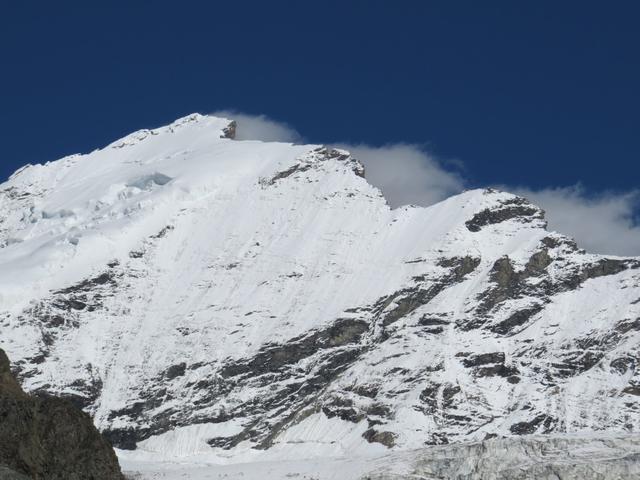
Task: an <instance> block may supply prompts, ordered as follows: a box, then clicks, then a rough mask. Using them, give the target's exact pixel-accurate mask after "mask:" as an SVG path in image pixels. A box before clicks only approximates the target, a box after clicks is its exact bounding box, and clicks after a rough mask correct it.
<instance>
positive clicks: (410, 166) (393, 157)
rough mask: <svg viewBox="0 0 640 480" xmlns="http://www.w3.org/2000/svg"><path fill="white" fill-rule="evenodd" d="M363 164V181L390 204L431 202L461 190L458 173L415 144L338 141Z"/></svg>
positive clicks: (462, 182)
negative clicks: (367, 182) (347, 142)
mask: <svg viewBox="0 0 640 480" xmlns="http://www.w3.org/2000/svg"><path fill="white" fill-rule="evenodd" d="M340 148H344V149H346V150H349V151H350V152H351V153H352V154H353V156H354V157H355V158H357V159H358V160H360V162H362V163H363V164H364V167H365V176H366V177H367V180H368V181H369V182H370V183H371V184H372V185H375V186H376V187H378V188H380V190H382V193H383V194H384V196H385V198H386V199H387V201H388V202H389V205H391V206H392V207H394V208H395V207H399V206H401V205H407V204H415V205H424V206H426V205H432V204H434V203H437V202H439V201H441V200H444V199H445V198H447V197H450V196H451V195H454V194H456V193H460V192H461V191H462V190H463V189H464V181H463V179H462V177H461V176H460V175H458V174H457V173H455V172H453V171H448V170H447V169H446V168H445V167H444V166H443V165H442V164H441V163H440V162H439V161H438V160H437V159H435V158H434V157H433V156H432V155H430V154H428V153H427V152H425V151H424V150H422V149H421V148H419V147H417V146H415V145H408V144H395V145H385V146H382V147H372V146H368V145H348V144H342V145H340Z"/></svg>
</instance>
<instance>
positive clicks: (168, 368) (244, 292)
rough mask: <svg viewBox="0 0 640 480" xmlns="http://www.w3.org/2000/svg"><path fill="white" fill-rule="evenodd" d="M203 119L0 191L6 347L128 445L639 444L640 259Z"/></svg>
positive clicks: (26, 172) (499, 203) (25, 173)
mask: <svg viewBox="0 0 640 480" xmlns="http://www.w3.org/2000/svg"><path fill="white" fill-rule="evenodd" d="M235 128H236V126H235V123H233V122H232V121H230V120H227V119H223V118H216V117H211V116H202V115H198V114H194V115H189V116H187V117H185V118H182V119H180V120H177V121H176V122H174V123H172V124H171V125H168V126H166V127H162V128H159V129H155V130H141V131H138V132H135V133H133V134H131V135H128V136H126V137H124V138H122V139H120V140H118V141H116V142H113V143H112V144H110V145H108V146H107V147H105V148H103V149H101V150H96V151H94V152H92V153H90V154H86V155H73V156H70V157H66V158H63V159H61V160H58V161H55V162H50V163H47V164H45V165H34V166H28V167H26V168H23V169H22V170H20V171H19V172H16V174H14V175H13V176H12V177H11V178H10V179H9V180H8V181H7V182H6V183H4V184H2V185H0V325H1V327H0V328H1V334H0V342H1V345H0V346H1V347H2V348H4V349H5V350H6V351H7V352H8V354H9V356H10V358H12V359H13V360H14V362H15V364H14V370H15V371H16V372H17V374H18V376H19V378H20V380H21V382H22V385H23V387H24V388H25V389H26V390H27V391H31V392H46V393H49V394H55V395H58V396H63V397H67V398H69V399H71V400H72V401H73V402H74V403H75V404H76V405H78V406H80V407H81V408H83V409H84V410H85V411H86V412H87V413H89V414H90V415H91V416H92V417H93V419H94V422H95V424H96V426H97V427H98V428H99V429H100V430H101V431H102V432H103V434H104V435H105V436H106V437H107V438H109V439H110V440H111V442H112V443H113V444H114V445H115V446H116V447H118V448H120V449H128V450H133V449H138V450H139V451H144V452H150V453H153V454H157V455H160V456H163V457H170V458H179V457H184V456H188V455H194V454H203V455H211V456H212V458H213V457H215V456H217V457H225V458H236V457H237V458H249V457H250V458H253V457H252V456H255V455H260V451H261V450H262V451H263V450H268V451H271V452H277V453H278V455H280V457H281V458H285V457H287V456H289V455H291V456H304V455H309V454H312V455H347V454H349V455H352V454H358V453H362V454H368V453H377V452H379V453H386V452H388V451H389V450H391V451H396V450H404V449H415V448H420V447H424V446H427V445H438V444H447V443H458V442H468V441H481V440H484V439H487V438H491V437H513V436H520V435H525V434H553V435H558V434H567V433H569V434H571V433H575V434H577V433H584V432H604V433H616V434H624V433H637V432H638V431H640V413H639V409H640V401H639V400H640V371H639V370H638V364H639V363H640V259H638V258H620V257H603V256H599V255H592V254H589V253H586V252H584V251H583V250H581V249H580V248H578V246H577V245H576V243H575V242H574V241H573V240H571V239H569V238H567V237H565V236H563V235H561V234H558V233H555V232H549V231H547V229H546V222H545V219H544V212H543V211H542V210H541V209H540V208H538V207H536V206H535V205H532V204H530V203H529V202H528V201H527V200H526V199H524V198H521V197H518V196H515V195H511V194H509V193H505V192H500V191H496V190H490V189H489V190H472V191H467V192H464V193H462V194H460V195H457V196H454V197H451V198H449V199H447V200H445V201H443V202H440V203H438V204H436V205H433V206H431V207H428V208H420V207H415V206H406V207H401V208H397V209H391V208H390V207H389V206H388V205H387V203H386V201H385V199H384V197H383V196H382V194H381V192H380V191H379V190H378V189H377V188H375V187H373V186H372V185H370V184H369V183H367V181H366V179H365V172H364V168H363V166H362V165H361V164H360V163H359V162H358V161H357V160H356V159H354V158H353V157H352V156H351V155H350V154H349V152H347V151H343V150H337V149H331V148H327V147H324V146H320V145H292V144H288V143H275V142H270V143H267V142H260V141H236V140H234V139H233V136H234V133H235Z"/></svg>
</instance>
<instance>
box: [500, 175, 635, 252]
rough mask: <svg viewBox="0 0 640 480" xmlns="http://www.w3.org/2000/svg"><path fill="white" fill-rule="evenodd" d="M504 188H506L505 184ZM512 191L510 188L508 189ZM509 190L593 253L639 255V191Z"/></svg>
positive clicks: (550, 225) (575, 188) (553, 225)
mask: <svg viewBox="0 0 640 480" xmlns="http://www.w3.org/2000/svg"><path fill="white" fill-rule="evenodd" d="M503 188H504V187H503ZM505 189H506V190H507V191H509V188H508V187H506V188H505ZM510 191H512V192H514V193H516V194H518V195H522V196H524V197H526V198H528V199H529V200H530V201H531V202H532V203H535V204H536V205H539V206H540V207H542V208H543V209H544V210H545V211H546V212H547V215H546V217H547V220H548V221H549V228H550V229H552V230H556V231H558V232H561V233H563V234H566V235H569V236H571V237H573V238H575V239H576V241H577V242H578V244H579V245H580V246H581V247H583V248H585V249H586V250H587V251H589V252H592V253H603V254H609V255H640V225H637V224H635V222H634V219H633V214H634V210H635V209H636V208H637V207H638V206H639V205H640V192H638V191H635V192H627V193H605V194H600V195H596V196H590V195H588V193H587V192H586V191H585V190H584V189H583V188H582V187H581V186H579V185H578V186H573V187H564V188H547V189H543V190H537V191H536V190H531V189H528V188H512V189H511V190H510Z"/></svg>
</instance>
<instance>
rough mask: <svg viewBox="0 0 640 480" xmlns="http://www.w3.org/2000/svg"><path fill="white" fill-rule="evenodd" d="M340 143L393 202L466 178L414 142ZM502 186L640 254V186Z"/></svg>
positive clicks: (282, 130) (582, 237)
mask: <svg viewBox="0 0 640 480" xmlns="http://www.w3.org/2000/svg"><path fill="white" fill-rule="evenodd" d="M214 115H218V116H223V117H226V118H231V119H234V120H236V122H237V124H238V127H237V132H236V138H237V139H238V140H262V141H277V142H292V143H299V142H301V141H303V138H302V137H301V135H300V134H299V133H298V132H297V131H296V130H295V129H294V128H292V127H291V126H289V125H287V124H285V123H282V122H277V121H275V120H272V119H270V118H268V117H267V116H265V115H248V114H244V113H237V112H233V111H220V112H216V113H215V114H214ZM338 146H340V147H341V148H345V149H346V150H349V151H350V152H351V153H352V154H353V155H354V156H355V157H356V158H357V159H358V160H360V161H361V162H362V163H363V164H364V166H365V170H366V177H367V180H368V181H369V182H370V183H371V184H373V185H375V186H376V187H378V188H380V189H381V190H382V192H383V193H384V195H385V198H386V199H387V201H388V202H389V204H390V205H391V206H392V207H398V206H400V205H406V204H416V205H422V206H428V205H432V204H434V203H437V202H439V201H441V200H444V199H445V198H447V197H449V196H451V195H455V194H456V193H459V192H461V191H462V190H463V189H464V188H465V184H466V183H467V182H466V181H465V179H464V178H463V177H462V176H461V175H460V174H459V173H457V172H456V171H455V169H454V168H452V167H453V165H449V164H445V163H443V162H441V161H439V160H438V159H436V158H434V157H433V156H432V155H430V154H429V153H427V152H426V151H424V149H422V148H420V147H418V146H415V145H409V144H394V145H386V146H382V147H374V146H370V145H359V144H356V145H353V144H351V145H350V144H340V145H338ZM501 188H502V189H503V190H505V191H510V192H513V193H516V194H518V195H522V196H525V197H527V198H528V199H529V200H531V201H532V202H533V203H535V204H537V205H539V206H540V207H542V208H544V209H545V210H546V212H547V220H548V221H549V228H550V229H553V230H556V231H558V232H561V233H563V234H565V235H569V236H571V237H573V238H575V239H576V241H577V242H578V244H579V245H581V246H582V247H583V248H585V249H586V250H587V251H589V252H593V253H603V254H610V255H640V225H638V224H636V223H635V222H634V218H633V214H634V210H636V209H637V208H638V207H639V206H640V191H633V192H627V193H606V194H599V195H590V194H589V192H586V191H585V190H584V189H583V188H582V187H580V186H573V187H563V188H546V189H541V190H532V189H530V188H527V187H513V186H512V187H509V186H506V187H505V186H502V187H501Z"/></svg>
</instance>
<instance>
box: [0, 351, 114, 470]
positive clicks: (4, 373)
mask: <svg viewBox="0 0 640 480" xmlns="http://www.w3.org/2000/svg"><path fill="white" fill-rule="evenodd" d="M9 367H10V365H9V360H8V358H7V356H6V354H5V353H4V351H3V350H0V479H5V480H26V479H32V480H123V479H124V477H123V476H122V474H121V473H120V466H119V465H118V459H117V458H116V455H115V453H114V451H113V449H112V448H111V445H109V443H108V442H107V441H106V440H105V439H104V438H103V437H102V436H101V435H100V433H99V432H98V430H97V429H96V428H95V427H94V425H93V423H92V421H91V417H89V415H87V414H86V413H83V412H81V411H80V410H78V409H77V408H75V407H74V406H73V405H72V404H71V403H70V402H69V401H67V400H63V399H59V398H55V397H49V396H42V397H33V396H29V395H27V394H25V393H24V392H23V391H22V389H21V388H20V386H19V385H18V383H17V382H16V381H15V379H14V378H13V375H12V374H11V371H10V368H9Z"/></svg>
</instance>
